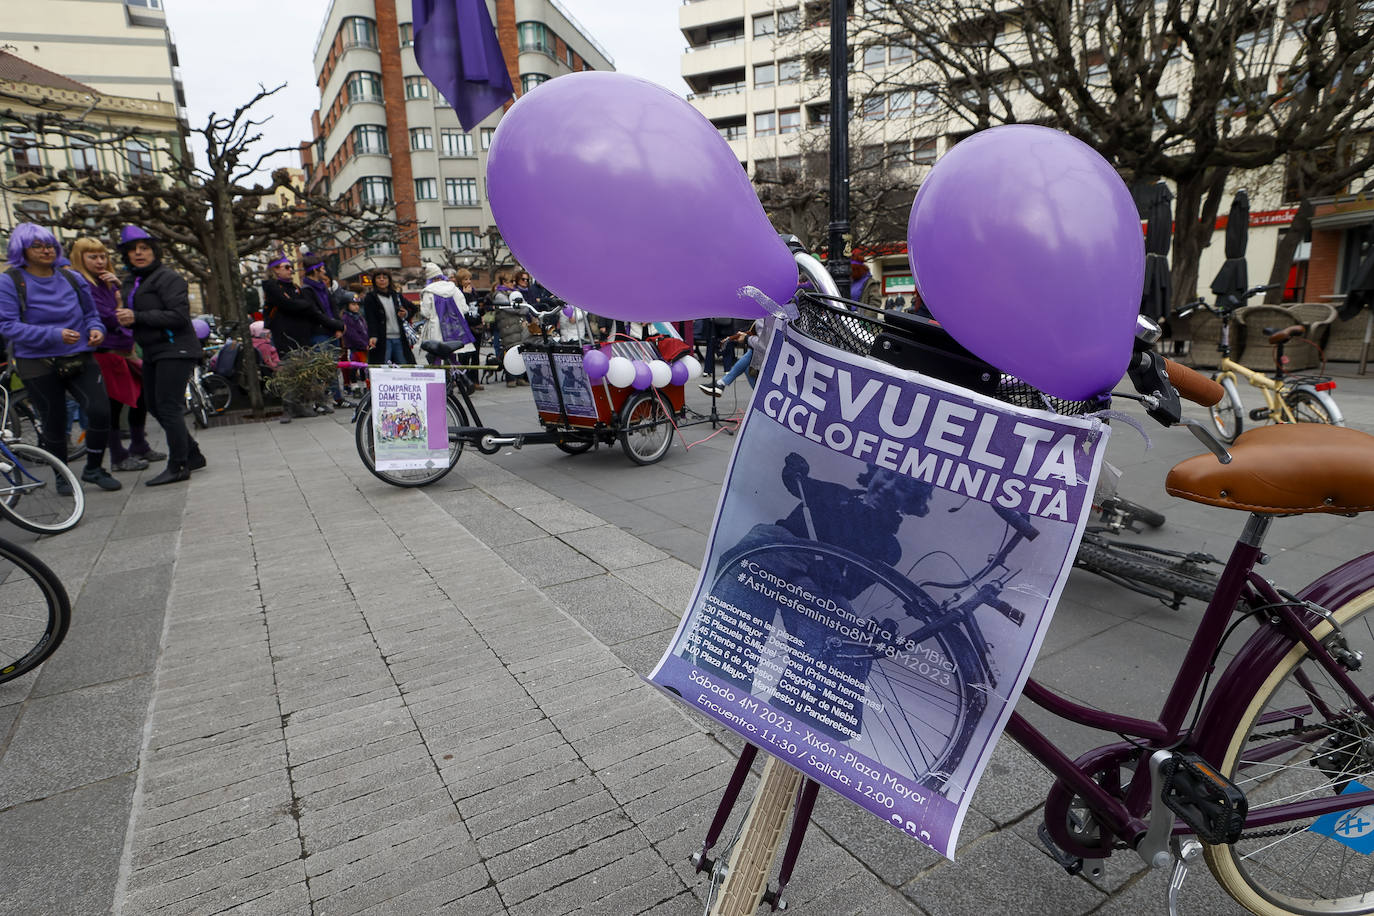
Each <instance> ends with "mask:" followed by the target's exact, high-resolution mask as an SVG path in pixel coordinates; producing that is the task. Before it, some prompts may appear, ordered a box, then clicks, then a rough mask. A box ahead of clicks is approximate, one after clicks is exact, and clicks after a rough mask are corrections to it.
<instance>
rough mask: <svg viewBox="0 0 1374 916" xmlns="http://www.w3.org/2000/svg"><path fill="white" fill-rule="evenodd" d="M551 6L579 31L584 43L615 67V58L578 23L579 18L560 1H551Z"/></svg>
mask: <svg viewBox="0 0 1374 916" xmlns="http://www.w3.org/2000/svg"><path fill="white" fill-rule="evenodd" d="M549 4H550V5H551V6H553V8H554V9H556V10H558V12H559V14H560V15H561V16H562V17H563V18H564V19H566V20H568V24H569V25H571V26H572V27H573V28H574V29H577V32H578V34H579V35H581V36H582V40H583V41H585V42H587V44H589V45H591V46H592V48H593V49H595V50H596V53H597V54H600V55H601V56H602V57H604V58H606V62H607V63H609V64H610V65H611V66H612V67H614V66H615V58H614V57H612V56H611V52H609V51H607V50H606V49H605V48H603V47H602V46H601V45H600V44H599V43H598V42H597V40H596V39H595V38H593V37H592V35H591V33H590V32H588V31H587V27H586V26H584V25H583V24H582V23H580V22H578V21H577V18H576V17H574V16H573V14H572V13H570V12H568V11H567V10H565V9H564V8H563V4H561V3H559V2H558V0H549Z"/></svg>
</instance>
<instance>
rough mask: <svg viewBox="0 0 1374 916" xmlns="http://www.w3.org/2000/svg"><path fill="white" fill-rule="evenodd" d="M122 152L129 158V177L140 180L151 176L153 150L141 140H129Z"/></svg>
mask: <svg viewBox="0 0 1374 916" xmlns="http://www.w3.org/2000/svg"><path fill="white" fill-rule="evenodd" d="M124 152H125V154H126V155H127V156H128V157H129V176H130V177H131V178H141V177H143V176H145V175H151V174H153V150H152V147H150V146H149V145H148V144H146V143H144V142H143V141H142V140H130V141H128V142H127V143H125V144H124Z"/></svg>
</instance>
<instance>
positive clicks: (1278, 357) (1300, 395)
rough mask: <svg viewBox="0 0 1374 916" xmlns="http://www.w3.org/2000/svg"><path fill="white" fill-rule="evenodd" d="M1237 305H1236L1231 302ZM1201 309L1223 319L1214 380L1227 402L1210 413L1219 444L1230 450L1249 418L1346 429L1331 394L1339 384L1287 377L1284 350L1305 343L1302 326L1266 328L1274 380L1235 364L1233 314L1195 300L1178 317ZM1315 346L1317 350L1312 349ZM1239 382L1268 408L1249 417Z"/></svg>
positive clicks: (1260, 289)
mask: <svg viewBox="0 0 1374 916" xmlns="http://www.w3.org/2000/svg"><path fill="white" fill-rule="evenodd" d="M1267 289H1269V287H1267V286H1256V287H1255V288H1253V289H1250V290H1247V291H1246V292H1245V294H1244V295H1243V296H1242V297H1240V299H1241V301H1244V300H1245V299H1249V298H1250V297H1251V296H1255V295H1258V294H1259V293H1262V292H1264V291H1265V290H1267ZM1232 301H1235V299H1234V297H1232ZM1197 308H1202V309H1206V310H1207V311H1209V312H1211V313H1212V314H1214V315H1216V316H1218V317H1219V318H1221V342H1220V343H1219V344H1218V345H1217V349H1218V350H1219V351H1220V352H1221V363H1220V364H1219V365H1218V366H1217V371H1216V372H1215V373H1214V374H1213V375H1212V378H1214V379H1215V380H1216V381H1217V382H1218V383H1219V384H1220V385H1221V387H1222V389H1223V390H1224V391H1225V392H1226V394H1225V396H1224V397H1223V398H1222V399H1221V400H1220V401H1218V402H1217V403H1216V404H1214V405H1212V406H1211V407H1210V408H1209V413H1210V414H1211V416H1212V424H1213V426H1214V427H1215V432H1216V434H1217V438H1219V439H1221V440H1222V441H1223V442H1225V443H1227V444H1228V445H1229V444H1230V443H1232V442H1234V441H1236V437H1237V436H1239V435H1240V434H1241V432H1242V431H1243V430H1244V428H1245V420H1246V419H1247V418H1248V419H1250V420H1254V421H1257V422H1267V423H1326V424H1329V425H1331V426H1344V425H1345V417H1344V416H1342V414H1341V409H1340V407H1338V406H1337V405H1336V401H1335V399H1334V398H1332V397H1331V395H1330V394H1329V393H1328V392H1331V391H1334V390H1335V388H1336V382H1335V381H1334V380H1332V379H1330V378H1324V377H1321V376H1289V375H1286V374H1285V373H1284V371H1283V348H1284V346H1285V345H1286V344H1287V343H1288V342H1289V341H1291V340H1295V339H1300V338H1302V337H1303V335H1304V334H1305V333H1306V330H1305V329H1304V328H1303V326H1302V325H1291V326H1289V327H1286V328H1274V329H1270V328H1265V332H1266V333H1268V334H1269V340H1268V342H1269V344H1270V345H1271V346H1273V347H1274V374H1273V376H1272V377H1271V376H1268V375H1265V374H1264V373H1262V372H1256V371H1254V370H1253V369H1248V368H1246V367H1245V366H1242V365H1241V364H1240V363H1238V362H1236V361H1235V360H1233V359H1231V320H1230V319H1231V314H1232V312H1233V311H1234V308H1228V307H1226V306H1210V305H1207V304H1206V303H1205V302H1203V300H1201V299H1196V300H1194V301H1192V302H1189V303H1188V304H1187V305H1184V306H1183V307H1182V308H1180V309H1179V310H1178V312H1177V313H1176V314H1177V315H1178V316H1179V317H1184V316H1186V315H1188V314H1189V313H1190V312H1192V311H1193V310H1194V309H1197ZM1313 346H1316V345H1315V344H1313ZM1237 379H1242V380H1244V381H1245V382H1246V383H1247V384H1249V385H1250V387H1252V388H1258V389H1259V390H1260V393H1261V394H1263V395H1264V406H1263V407H1257V408H1255V409H1253V410H1250V411H1249V412H1247V411H1246V410H1245V406H1244V405H1243V404H1242V403H1241V399H1240V386H1239V385H1238V383H1237Z"/></svg>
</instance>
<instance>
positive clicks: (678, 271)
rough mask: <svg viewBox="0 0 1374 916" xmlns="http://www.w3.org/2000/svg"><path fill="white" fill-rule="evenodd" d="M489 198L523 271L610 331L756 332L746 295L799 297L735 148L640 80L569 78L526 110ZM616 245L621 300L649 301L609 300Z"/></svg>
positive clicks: (756, 310)
mask: <svg viewBox="0 0 1374 916" xmlns="http://www.w3.org/2000/svg"><path fill="white" fill-rule="evenodd" d="M487 189H488V195H489V196H490V198H491V209H492V213H493V214H495V216H496V225H497V226H498V227H499V228H500V230H501V237H502V239H503V240H504V241H505V243H506V245H507V246H508V247H509V248H510V250H511V251H512V252H514V254H515V256H516V259H517V260H518V261H519V262H520V265H521V267H523V268H524V269H526V270H528V271H529V272H530V273H531V274H533V275H534V276H537V277H538V278H539V282H540V283H543V284H544V285H545V286H547V287H548V288H549V289H551V290H553V291H554V292H555V293H557V294H558V295H559V296H560V297H562V298H564V299H566V300H568V301H570V302H582V303H594V310H595V311H596V313H597V314H598V315H601V316H603V317H606V318H617V319H620V320H623V321H680V320H686V319H691V318H700V317H702V316H703V315H704V314H706V313H707V312H709V313H710V314H712V315H722V316H735V317H740V318H762V317H764V315H765V313H764V310H763V308H762V307H761V306H760V305H759V304H758V303H757V302H756V301H755V300H754V299H752V298H749V297H748V296H742V295H741V292H742V290H743V289H744V288H745V287H746V286H753V287H756V288H757V289H759V290H760V291H762V292H763V293H764V294H765V295H767V296H768V297H769V298H771V299H773V300H774V301H775V302H785V301H787V300H788V299H790V298H791V297H792V294H793V292H794V291H795V290H796V286H797V268H796V265H795V263H794V261H793V259H792V255H791V253H790V252H789V251H788V250H787V247H786V246H785V245H784V244H783V243H782V240H781V239H779V238H778V234H777V232H776V231H774V229H773V227H772V226H771V225H770V224H769V222H768V217H767V216H765V215H764V212H763V207H762V206H761V205H760V204H759V200H758V196H757V195H756V194H755V193H754V188H753V186H752V185H751V184H750V183H749V176H748V175H747V174H746V173H745V171H744V169H742V168H740V165H739V160H738V159H736V158H735V154H734V153H733V152H731V150H730V145H729V144H728V143H726V142H725V140H724V138H722V137H721V135H720V132H719V131H718V130H717V129H716V128H715V126H714V125H712V124H711V122H710V121H708V120H706V118H705V117H704V116H702V115H701V113H700V112H698V111H697V110H696V109H694V108H693V107H692V106H691V105H690V104H688V103H687V101H686V100H684V99H682V98H681V97H679V96H677V95H675V94H674V93H672V92H669V91H668V90H667V89H664V88H663V87H661V86H657V85H655V84H653V83H651V82H648V81H647V80H642V79H638V78H636V77H632V76H626V75H625V74H623V73H611V72H604V71H589V72H582V73H571V74H568V75H566V76H561V77H559V78H558V79H556V80H550V81H549V82H548V83H547V84H545V85H543V86H540V87H539V91H538V92H531V93H528V94H526V95H524V96H522V97H521V98H520V100H519V101H518V102H516V103H515V104H514V105H513V106H512V107H511V109H510V110H509V111H507V112H506V113H505V115H504V116H502V118H501V124H500V126H498V127H497V129H496V136H495V137H494V138H493V140H492V144H491V151H490V155H489V158H488V160H487ZM612 241H614V245H615V250H616V274H617V276H616V281H617V286H619V287H620V288H622V289H637V290H652V291H653V294H652V295H647V294H646V295H635V296H609V297H608V296H607V295H606V275H605V266H604V265H605V263H606V250H607V245H608V244H611V243H612ZM703 264H706V265H710V269H709V270H703V269H702V265H703ZM686 277H690V278H691V280H690V282H681V281H682V278H686Z"/></svg>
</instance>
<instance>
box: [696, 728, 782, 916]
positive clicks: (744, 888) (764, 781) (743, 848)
mask: <svg viewBox="0 0 1374 916" xmlns="http://www.w3.org/2000/svg"><path fill="white" fill-rule="evenodd" d="M801 783H802V775H801V773H799V772H797V771H796V770H794V769H792V767H790V766H788V765H787V764H785V763H783V762H782V761H781V760H779V759H778V758H776V757H773V756H771V755H769V756H768V757H767V758H766V760H765V762H764V764H763V775H762V776H761V777H760V778H759V786H758V789H756V790H755V792H754V798H753V801H752V802H750V804H749V813H748V814H746V815H745V818H744V823H743V825H741V827H740V833H739V838H738V839H737V840H735V842H734V845H733V846H732V847H731V848H730V850H729V854H730V859H729V864H728V865H727V866H726V869H725V872H724V877H723V878H722V880H721V882H720V886H719V888H716V889H715V890H714V900H713V901H712V900H708V903H711V904H712V906H711V910H710V916H754V913H755V912H757V911H758V908H759V904H761V903H762V902H763V894H764V891H766V890H767V889H768V876H769V874H771V873H772V871H773V860H774V859H776V858H777V855H778V847H779V846H781V845H782V840H783V837H784V836H786V833H785V831H784V830H783V828H784V827H786V826H787V820H788V818H789V817H790V816H791V814H792V808H793V806H794V805H795V804H796V800H797V790H798V789H799V788H800V787H801Z"/></svg>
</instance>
